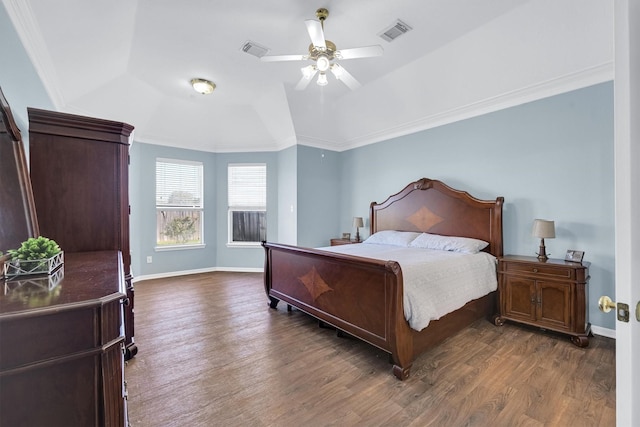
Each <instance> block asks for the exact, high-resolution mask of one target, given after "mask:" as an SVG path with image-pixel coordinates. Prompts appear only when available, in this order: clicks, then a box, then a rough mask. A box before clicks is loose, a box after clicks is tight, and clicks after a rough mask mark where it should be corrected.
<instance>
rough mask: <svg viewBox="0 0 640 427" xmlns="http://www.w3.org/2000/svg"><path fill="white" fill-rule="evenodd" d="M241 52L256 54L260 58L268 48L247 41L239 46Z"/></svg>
mask: <svg viewBox="0 0 640 427" xmlns="http://www.w3.org/2000/svg"><path fill="white" fill-rule="evenodd" d="M241 49H242V51H243V52H246V53H248V54H249V55H253V56H256V57H258V58H262V57H263V56H264V55H265V54H266V53H267V52H269V48H266V47H264V46H260V45H259V44H258V43H256V42H252V41H250V40H249V41H248V42H245V44H243V45H242V47H241Z"/></svg>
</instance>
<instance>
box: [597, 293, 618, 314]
mask: <svg viewBox="0 0 640 427" xmlns="http://www.w3.org/2000/svg"><path fill="white" fill-rule="evenodd" d="M598 308H599V309H600V311H601V312H603V313H608V312H610V311H611V309H613V308H616V303H615V302H613V301H611V298H609V297H608V296H606V295H603V296H601V297H600V299H599V300H598Z"/></svg>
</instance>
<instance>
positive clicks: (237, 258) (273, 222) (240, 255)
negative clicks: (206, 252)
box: [209, 152, 278, 269]
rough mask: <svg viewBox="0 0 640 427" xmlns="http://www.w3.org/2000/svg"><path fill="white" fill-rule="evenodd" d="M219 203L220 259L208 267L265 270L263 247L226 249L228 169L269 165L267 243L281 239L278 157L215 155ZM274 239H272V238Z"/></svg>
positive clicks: (218, 249)
mask: <svg viewBox="0 0 640 427" xmlns="http://www.w3.org/2000/svg"><path fill="white" fill-rule="evenodd" d="M214 156H215V158H216V174H215V181H214V182H215V188H216V199H215V200H216V201H215V206H213V208H214V209H215V210H216V212H217V217H218V221H217V223H216V235H215V240H214V242H215V245H216V246H217V251H218V252H217V256H216V258H215V261H213V262H211V263H210V264H209V266H211V267H219V268H240V269H241V268H262V267H263V266H264V249H263V248H262V246H259V245H258V246H255V247H252V248H238V247H227V245H226V244H227V240H228V222H227V217H228V211H227V207H228V198H227V188H228V186H227V165H228V164H229V163H266V164H267V240H274V239H276V238H277V236H278V166H277V165H278V154H277V153H275V152H270V153H261V152H257V153H235V154H215V155H214ZM272 236H273V237H272Z"/></svg>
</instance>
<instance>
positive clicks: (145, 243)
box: [129, 142, 220, 277]
mask: <svg viewBox="0 0 640 427" xmlns="http://www.w3.org/2000/svg"><path fill="white" fill-rule="evenodd" d="M130 155H131V166H130V168H129V170H130V172H129V175H130V176H129V204H130V205H131V217H130V221H131V224H130V227H131V251H132V253H131V266H132V269H133V275H134V277H137V276H141V275H152V274H159V273H166V272H171V271H176V272H179V271H190V270H198V269H205V268H207V267H212V266H214V265H216V264H215V262H216V256H217V253H218V251H219V250H220V248H219V247H218V245H217V236H216V229H217V224H216V222H217V218H218V217H217V210H216V202H217V201H216V194H217V188H216V180H217V176H216V167H217V165H216V158H215V155H214V154H213V153H206V152H201V151H194V150H184V149H180V148H172V147H164V146H160V145H152V144H143V143H139V142H134V143H133V145H132V146H131V150H130ZM158 157H162V158H168V159H180V160H192V161H198V162H202V163H203V168H204V207H205V214H204V220H203V225H204V243H205V245H206V246H205V248H201V249H185V250H162V251H156V250H155V245H156V222H155V218H156V210H155V206H156V199H155V195H156V158H158ZM147 256H151V257H152V259H153V262H152V263H151V264H148V263H147V262H146V259H147Z"/></svg>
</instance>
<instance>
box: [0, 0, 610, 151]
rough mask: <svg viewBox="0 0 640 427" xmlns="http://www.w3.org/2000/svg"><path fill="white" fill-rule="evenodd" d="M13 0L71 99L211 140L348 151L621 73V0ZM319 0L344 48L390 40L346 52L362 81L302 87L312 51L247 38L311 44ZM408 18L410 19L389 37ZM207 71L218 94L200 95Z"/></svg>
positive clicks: (191, 143) (25, 30) (219, 147)
mask: <svg viewBox="0 0 640 427" xmlns="http://www.w3.org/2000/svg"><path fill="white" fill-rule="evenodd" d="M2 1H3V4H4V6H5V8H6V9H7V12H8V13H9V16H10V17H11V19H12V22H13V23H14V26H15V29H16V32H17V33H18V35H19V37H20V40H21V41H22V43H23V45H24V48H25V50H26V51H27V53H28V55H29V57H30V59H31V61H32V62H33V64H34V66H35V68H36V70H37V72H38V75H39V76H40V79H41V80H42V82H43V84H44V86H45V88H46V90H47V92H48V94H49V97H50V98H51V100H52V102H53V104H54V105H55V107H56V108H57V109H58V110H60V111H65V112H69V113H74V114H82V115H89V116H94V117H100V118H105V119H112V120H118V121H124V122H127V123H129V124H132V125H133V126H135V128H136V130H135V139H136V140H138V141H141V142H148V143H154V144H160V145H169V146H176V147H184V148H191V149H198V150H204V151H214V152H229V151H232V152H242V151H271V150H278V149H282V148H285V147H288V146H290V145H293V144H296V143H302V144H307V145H312V146H319V147H323V148H329V149H334V150H337V151H341V150H346V149H349V148H353V147H357V146H361V145H365V144H369V143H372V142H376V141H380V140H383V139H388V138H391V137H394V136H398V135H402V134H407V133H411V132H415V131H417V130H420V129H425V128H428V127H432V126H437V125H439V124H443V123H447V122H451V121H454V120H459V119H461V118H465V117H471V116H473V115H477V114H482V113H485V112H489V111H493V110H496V109H499V108H504V107H506V106H510V105H515V104H518V103H522V102H527V101H529V100H532V99H537V98H540V97H544V96H548V95H552V94H554V93H559V92H562V91H566V90H571V89H574V88H579V87H583V86H587V85H590V84H594V83H598V82H601V81H605V80H610V79H611V78H612V76H613V62H612V61H613V30H612V29H613V10H612V6H611V5H610V4H609V3H610V2H602V1H600V0H491V1H478V0H420V1H417V0H393V1H389V0H366V1H365V0H362V1H355V0H354V1H337V0H319V2H318V3H316V4H314V3H310V2H301V1H298V0H279V1H273V2H265V1H263V0H236V1H233V2H220V1H211V0H182V1H176V0H110V1H101V2H97V1H86V0H65V1H63V2H59V1H51V0H2ZM320 7H325V8H327V9H328V10H329V17H328V18H327V20H326V22H325V23H324V32H325V36H326V38H327V39H328V40H331V41H333V42H334V43H335V44H336V45H337V48H338V49H345V48H352V47H360V46H369V45H380V46H382V48H383V50H384V53H383V55H382V56H377V57H371V58H359V59H349V60H341V61H340V64H341V65H342V66H344V67H345V68H346V69H347V70H348V71H349V72H350V73H351V74H352V75H353V77H355V78H356V79H357V80H358V81H359V82H360V83H361V84H362V87H360V88H358V89H356V90H350V89H349V88H347V87H346V86H345V85H344V84H343V83H342V82H340V81H337V80H335V78H333V76H332V75H329V83H328V85H326V86H322V87H321V86H318V85H316V84H315V83H314V82H312V83H311V84H309V86H308V87H307V88H306V89H305V90H302V91H299V90H296V89H295V86H296V84H297V83H298V81H299V80H300V78H301V71H300V68H301V67H303V66H305V65H308V64H309V63H310V62H308V61H293V62H292V61H287V62H264V61H261V60H260V59H259V58H258V57H256V56H253V55H251V54H249V53H246V52H245V51H244V50H243V49H242V48H243V46H245V45H246V43H247V42H252V43H255V44H258V45H261V46H263V47H266V48H267V49H268V53H267V55H281V54H305V53H306V52H308V48H309V44H310V39H309V35H308V34H307V29H306V27H305V22H304V21H305V20H308V19H317V18H316V16H315V11H316V9H318V8H320ZM397 20H401V21H403V22H404V23H406V24H407V25H408V26H410V27H411V28H412V29H411V31H409V32H407V33H406V34H403V35H401V36H399V37H398V38H397V39H395V40H393V41H391V42H388V41H386V40H383V38H381V37H380V34H381V33H383V32H384V31H385V30H387V29H389V28H390V27H391V26H393V25H394V24H395V23H396V22H397ZM194 77H199V78H205V79H209V80H211V81H213V82H215V84H216V85H217V88H216V90H215V91H214V93H213V94H211V95H201V94H199V93H196V92H195V91H194V90H193V89H192V88H191V86H190V83H189V81H190V80H191V79H192V78H194Z"/></svg>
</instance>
